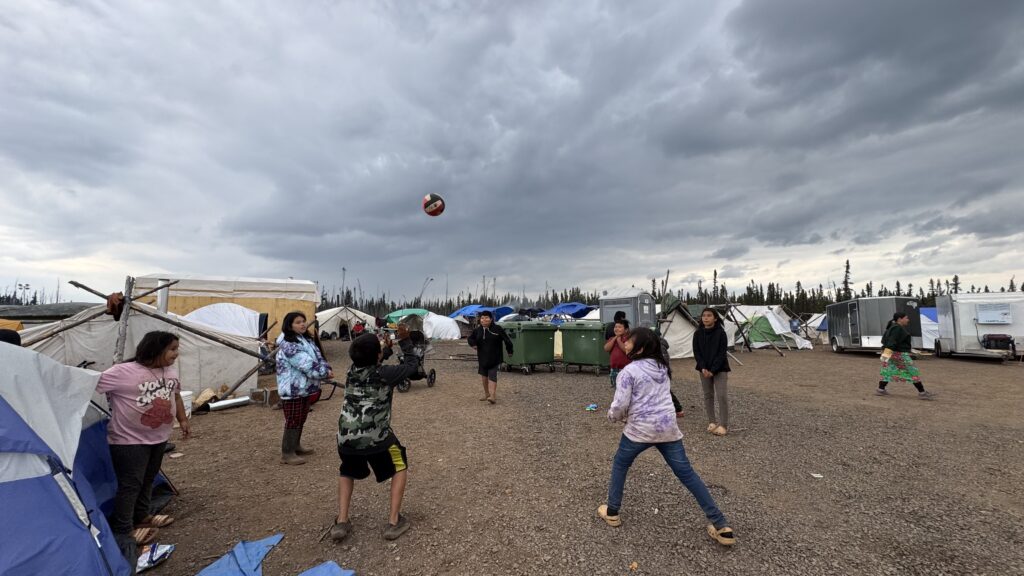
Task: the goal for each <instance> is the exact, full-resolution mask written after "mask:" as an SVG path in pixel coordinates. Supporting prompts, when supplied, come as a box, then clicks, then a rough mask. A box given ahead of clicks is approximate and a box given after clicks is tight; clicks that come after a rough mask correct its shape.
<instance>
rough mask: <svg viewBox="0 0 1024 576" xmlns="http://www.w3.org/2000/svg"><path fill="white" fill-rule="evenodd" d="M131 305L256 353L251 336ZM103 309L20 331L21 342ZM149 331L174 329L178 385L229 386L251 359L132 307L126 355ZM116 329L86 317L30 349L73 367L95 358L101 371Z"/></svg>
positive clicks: (252, 381) (195, 388) (107, 319)
mask: <svg viewBox="0 0 1024 576" xmlns="http://www.w3.org/2000/svg"><path fill="white" fill-rule="evenodd" d="M136 305H137V306H140V307H144V308H146V309H147V310H149V311H150V312H152V313H154V314H157V315H160V316H167V317H168V318H172V319H176V320H178V321H180V322H183V323H184V324H186V325H189V326H195V327H197V328H199V329H200V330H205V331H208V332H213V333H214V334H216V335H217V336H220V337H221V338H223V339H224V340H228V341H230V342H232V343H234V344H237V345H238V346H241V347H243V348H245V349H248V350H252V351H253V352H255V353H258V352H259V341H258V340H256V339H255V338H245V337H242V336H236V335H234V334H227V333H224V332H216V331H213V330H211V329H210V328H209V327H208V326H205V325H199V324H194V323H192V322H189V321H188V320H185V319H184V318H181V317H180V316H174V315H172V314H167V315H162V314H160V313H159V312H158V311H157V310H156V308H153V307H151V306H146V305H145V304H133V306H136ZM103 308H105V306H104V305H99V306H96V307H95V308H89V309H87V310H84V311H82V312H80V313H78V314H76V315H75V316H72V317H71V318H67V319H65V320H61V321H59V322H54V323H52V324H43V325H40V326H33V327H32V328H29V329H27V330H24V331H22V332H21V338H22V341H29V340H31V339H33V338H35V337H37V336H41V335H43V334H45V333H47V332H49V331H50V330H51V329H53V328H56V327H60V326H66V325H68V324H72V323H74V322H76V321H78V320H80V319H83V318H85V317H87V316H90V315H92V314H95V313H96V312H97V311H99V310H102V309H103ZM153 330H163V331H166V332H171V333H173V334H177V335H178V337H179V338H180V339H181V344H180V356H179V357H178V361H177V367H178V374H179V377H180V378H181V388H182V390H189V391H192V392H195V393H198V392H200V391H202V390H203V389H204V388H213V389H214V390H217V389H218V388H219V387H220V386H222V385H226V386H231V385H232V384H234V383H235V382H237V381H238V379H239V378H241V377H242V376H243V375H244V374H245V373H246V372H248V371H249V370H250V369H252V368H253V366H255V364H256V363H257V360H256V359H255V358H253V357H252V356H249V355H248V354H244V353H242V352H239V351H238V350H235V349H232V348H229V347H227V346H224V345H223V344H218V343H217V342H214V341H212V340H208V339H206V338H203V337H201V336H198V335H196V334H193V333H191V332H189V331H187V330H182V329H180V328H178V327H176V326H172V325H170V324H168V323H166V322H162V321H160V320H157V319H156V318H151V317H149V316H145V315H143V314H140V313H138V312H134V311H133V312H132V314H131V315H130V316H129V317H128V335H127V340H126V341H125V358H126V359H127V358H131V357H132V356H134V355H135V347H136V346H137V345H138V344H139V341H141V340H142V337H143V336H144V335H145V334H146V333H147V332H150V331H153ZM117 331H118V323H117V322H115V321H114V318H113V317H112V316H107V315H102V316H99V317H97V318H95V319H93V320H90V321H89V322H86V323H84V324H81V325H79V326H76V327H74V328H71V329H69V330H65V331H63V332H61V333H59V334H57V335H55V336H53V337H52V338H48V339H46V340H43V341H41V342H38V343H36V344H33V345H32V346H30V348H31V349H32V350H36V351H38V352H40V353H42V354H45V355H47V356H49V357H51V358H53V359H54V360H56V361H58V362H60V363H62V364H65V365H68V366H77V365H78V364H79V363H81V362H83V361H89V362H94V363H95V364H92V365H90V368H91V369H93V370H106V369H107V368H109V367H110V366H111V365H112V364H113V357H114V348H115V346H116V342H117ZM257 378H258V376H257V375H256V374H255V373H253V375H252V376H250V377H249V379H248V380H246V381H245V382H244V383H243V384H242V386H241V387H240V389H241V390H247V389H248V388H249V387H253V388H254V387H256V380H257Z"/></svg>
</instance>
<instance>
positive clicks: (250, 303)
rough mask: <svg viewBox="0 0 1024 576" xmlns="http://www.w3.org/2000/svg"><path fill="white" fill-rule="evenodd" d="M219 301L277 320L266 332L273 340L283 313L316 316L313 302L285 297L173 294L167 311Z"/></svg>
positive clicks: (181, 311) (187, 309)
mask: <svg viewBox="0 0 1024 576" xmlns="http://www.w3.org/2000/svg"><path fill="white" fill-rule="evenodd" d="M140 302H142V303H144V304H150V305H152V306H156V297H155V296H147V297H145V298H143V299H141V300H140ZM221 302H230V303H232V304H238V305H239V306H245V307H246V308H248V309H250V310H255V311H257V312H263V313H266V314H267V325H268V326H269V325H270V324H273V323H274V321H275V320H276V321H277V324H276V325H275V326H274V327H273V328H271V329H270V332H269V333H268V334H267V340H268V341H271V342H273V341H274V340H275V339H276V338H277V336H278V334H280V333H281V321H282V320H284V316H285V314H287V313H289V312H294V311H296V310H297V311H299V312H302V313H304V314H305V315H306V318H307V319H308V320H310V321H311V322H312V320H313V319H315V318H316V304H315V303H313V302H303V301H301V300H288V299H285V298H277V299H275V298H224V297H218V296H174V295H171V297H170V298H169V299H168V300H167V311H168V312H171V313H173V314H178V315H179V316H184V315H185V314H188V313H189V312H192V311H194V310H198V309H200V308H202V307H203V306H209V305H210V304H219V303H221Z"/></svg>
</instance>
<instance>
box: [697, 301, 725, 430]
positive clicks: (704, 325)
mask: <svg viewBox="0 0 1024 576" xmlns="http://www.w3.org/2000/svg"><path fill="white" fill-rule="evenodd" d="M700 323H701V325H700V327H699V328H697V331H696V332H694V333H693V357H694V359H695V360H696V361H697V366H696V370H697V372H700V387H701V389H702V391H703V392H704V413H705V414H706V415H707V417H708V432H710V433H712V434H714V435H715V436H725V435H726V434H727V433H728V432H729V371H730V370H731V368H730V367H729V358H728V354H727V353H726V352H727V348H728V338H727V337H726V334H725V329H723V328H722V322H721V320H720V319H719V318H718V314H717V313H716V312H715V311H714V310H713V309H711V308H705V309H704V310H702V311H701V313H700ZM716 400H717V402H718V417H717V418H716V417H715V402H716Z"/></svg>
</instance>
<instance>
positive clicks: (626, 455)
mask: <svg viewBox="0 0 1024 576" xmlns="http://www.w3.org/2000/svg"><path fill="white" fill-rule="evenodd" d="M651 446H654V447H655V448H657V449H658V452H661V457H662V458H664V459H665V463H667V464H668V466H669V468H671V469H672V472H673V473H675V475H676V478H679V481H680V482H682V483H683V486H686V489H687V490H689V491H690V494H693V497H694V498H696V499H697V503H698V504H700V507H701V509H702V510H704V515H705V516H707V517H708V520H710V521H711V523H712V524H714V525H715V528H723V527H725V526H726V522H725V516H724V515H722V511H721V510H719V509H718V505H717V504H715V499H714V498H712V497H711V493H710V492H708V487H707V486H705V485H704V481H703V480H701V479H700V476H698V475H697V473H696V472H695V471H694V470H693V467H692V466H690V460H689V459H687V458H686V450H685V449H683V442H682V440H677V441H675V442H661V443H658V444H644V443H640V442H633V441H632V440H630V439H629V438H626V435H625V434H623V435H622V439H621V440H619V449H618V451H617V452H615V459H614V460H613V461H612V479H611V482H610V483H609V484H608V510H609V511H612V512H617V511H618V510H619V507H621V506H622V490H623V488H624V487H625V485H626V473H627V472H629V467H630V466H632V465H633V461H634V460H636V457H637V456H639V455H640V454H641V453H642V452H643V451H644V450H647V449H648V448H650V447H651Z"/></svg>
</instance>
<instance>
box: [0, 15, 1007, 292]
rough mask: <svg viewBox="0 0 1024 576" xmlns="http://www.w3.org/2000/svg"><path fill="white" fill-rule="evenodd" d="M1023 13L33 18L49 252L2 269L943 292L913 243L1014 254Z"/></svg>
mask: <svg viewBox="0 0 1024 576" xmlns="http://www.w3.org/2000/svg"><path fill="white" fill-rule="evenodd" d="M1022 11H1024V5H1021V4H1019V3H1014V2H986V3H975V4H970V5H968V4H963V3H953V2H939V3H934V2H923V1H916V2H910V3H901V4H900V5H899V6H898V7H894V6H892V5H891V4H890V3H883V2H880V1H871V2H860V3H819V2H811V1H809V0H807V1H803V2H797V1H781V0H759V1H746V2H738V3H734V4H732V5H717V4H712V3H704V2H680V3H668V4H665V3H657V2H641V3H631V4H630V5H629V6H628V7H627V6H624V5H618V4H616V3H608V2H601V1H593V2H581V3H574V4H572V5H564V6H563V5H559V4H552V3H541V2H526V3H485V4H482V5H480V6H474V7H472V8H469V7H461V6H451V5H447V4H443V5H442V4H435V3H429V2H427V3H421V2H416V3H408V2H395V3H383V4H377V5H373V6H367V5H365V4H363V3H356V2H339V3H330V4H327V3H324V4H305V5H302V6H301V7H288V8H284V7H278V6H275V5H273V4H271V5H264V6H258V7H248V6H235V5H230V4H221V3H195V4H188V3H175V4H174V5H158V4H138V3H119V2H94V3H87V4H57V3H52V4H46V3H24V4H19V5H16V6H14V7H11V8H10V10H8V11H6V12H5V14H3V15H0V22H3V23H4V24H2V26H3V33H0V54H3V56H0V78H3V80H0V182H3V184H0V201H3V203H4V204H5V206H11V210H10V215H9V216H8V217H7V218H5V222H4V223H3V224H0V238H7V237H13V238H18V239H23V240H24V241H25V242H23V243H19V244H18V245H17V246H15V248H14V249H13V254H14V255H13V256H7V258H8V260H3V259H2V258H0V265H2V266H4V270H3V271H2V272H3V275H4V276H7V275H10V276H15V275H17V274H18V271H17V270H15V268H16V267H17V266H19V265H22V264H26V263H31V264H32V265H33V266H35V265H38V266H43V265H44V264H45V262H47V261H53V262H58V261H61V262H62V261H63V260H65V259H68V258H75V257H89V258H91V259H95V260H102V261H110V260H114V262H113V263H112V264H107V265H106V266H107V267H114V268H118V269H117V270H116V272H114V273H112V276H115V277H116V276H123V273H126V272H132V273H144V272H150V271H154V270H155V269H158V268H172V269H175V270H180V271H185V272H200V273H219V274H247V275H258V276H268V275H286V276H291V275H294V276H297V277H308V278H312V279H318V280H321V281H323V282H324V283H326V284H327V285H330V284H332V283H340V278H338V277H339V276H340V268H341V267H342V266H345V267H346V268H347V270H349V271H350V278H352V277H353V275H354V277H358V278H361V279H362V280H364V282H363V284H364V289H366V288H367V285H369V284H373V285H380V286H382V287H386V288H387V289H390V290H391V291H392V293H393V295H394V296H395V297H397V296H399V295H400V294H401V293H403V292H404V293H410V292H418V290H419V289H420V286H421V285H422V282H423V279H424V278H426V277H434V278H435V280H436V279H438V278H440V277H441V276H442V275H444V274H448V275H449V277H450V280H451V284H452V286H453V287H454V286H457V287H458V288H457V289H453V290H452V293H456V292H457V291H458V290H462V289H468V288H472V286H474V285H475V283H477V282H479V277H480V276H481V275H483V274H487V275H488V276H489V277H490V276H499V289H500V287H502V286H505V287H506V289H509V290H515V289H518V288H521V287H523V286H524V285H525V287H526V289H527V290H528V291H538V290H540V289H543V287H544V284H545V282H549V283H550V285H552V286H568V285H575V284H581V285H584V286H586V287H590V288H614V287H616V286H629V285H630V284H631V283H636V282H641V283H642V282H645V281H647V280H649V278H651V277H652V276H653V277H655V278H661V277H662V276H661V274H662V272H661V271H663V270H664V269H666V268H670V269H672V270H674V272H673V278H672V279H671V284H672V285H673V286H678V287H691V286H690V285H695V282H696V281H697V280H700V279H704V278H708V277H710V276H711V274H712V268H713V267H715V266H719V265H720V264H719V261H721V260H728V261H729V262H728V263H727V265H725V266H724V267H723V268H721V269H720V270H719V273H720V274H719V275H720V277H721V278H729V279H746V278H749V277H750V276H751V275H753V274H756V273H760V272H762V271H764V270H778V269H779V268H780V267H779V266H775V263H777V262H779V261H780V259H781V260H782V261H787V260H788V261H791V262H794V263H796V264H794V265H788V266H786V269H785V270H784V271H782V272H785V273H787V274H791V275H794V277H793V278H785V279H783V280H785V281H790V280H796V279H798V278H796V277H795V275H796V274H801V275H807V276H805V277H804V280H805V283H807V281H810V280H812V277H815V278H821V277H824V276H827V275H829V274H834V271H833V269H834V268H835V267H836V266H837V265H839V264H840V263H841V259H842V258H845V257H851V258H854V259H856V258H864V257H865V254H871V255H872V256H873V257H877V256H878V254H881V253H882V252H884V251H897V252H898V250H897V249H898V248H899V247H900V246H906V248H905V249H904V250H903V251H902V252H901V254H902V257H903V258H904V259H905V261H904V262H902V263H901V264H905V265H906V266H908V267H911V266H913V267H915V268H913V269H914V270H921V271H922V273H931V272H930V271H927V272H925V271H924V269H923V268H921V267H923V266H925V265H929V266H932V267H933V268H936V269H940V270H943V271H945V270H947V269H948V268H950V267H951V266H953V265H954V264H955V265H957V266H960V265H962V264H961V260H959V259H958V258H960V256H961V255H963V254H971V255H973V252H971V249H966V248H963V247H961V248H960V249H959V250H948V249H945V248H942V249H938V251H931V252H929V250H930V248H929V247H928V246H924V245H921V246H918V245H917V244H916V243H918V242H923V241H927V239H929V238H933V237H934V238H939V239H942V242H952V240H950V239H949V238H950V236H951V235H952V236H956V235H959V236H962V237H969V238H973V239H982V240H986V241H988V240H991V241H993V242H996V245H997V246H999V245H1000V244H999V242H1000V241H1002V242H1004V243H1005V244H1002V245H1003V246H1014V242H1015V241H1011V240H1009V238H1013V237H1015V236H1016V235H1018V234H1020V232H1021V230H1020V226H1019V224H1016V223H1015V220H1014V218H1013V217H1012V215H1013V214H1015V213H1014V212H1013V211H1010V210H1007V207H1008V206H1019V205H1021V197H1022V190H1024V174H1022V168H1021V167H1020V162H1019V158H1018V156H1019V150H1020V149H1021V148H1024V142H1022V137H1021V134H1022V133H1024V116H1022V115H1021V111H1022V110H1021V107H1022V106H1021V104H1022V103H1024V63H1022V54H1024V33H1022V30H1024V26H1022V24H1024V18H1022V13H1024V12H1022ZM430 192H435V193H440V194H442V195H443V196H444V197H445V199H446V200H447V209H446V211H445V213H444V214H443V215H442V216H440V217H438V218H430V217H427V216H425V215H424V214H423V213H422V212H421V210H420V200H421V198H422V197H423V195H424V194H427V193H430ZM1016 242H1018V243H1019V238H1018V240H1016ZM944 246H945V244H940V247H944ZM954 254H955V255H956V256H954ZM716 260H717V261H716ZM891 260H895V257H894V258H891ZM826 261H827V262H826ZM978 261H979V259H978V258H975V259H974V264H972V265H974V266H979V267H980V266H981V264H977V262H978ZM63 265H64V264H54V267H53V268H52V269H53V270H54V271H58V270H59V269H60V268H59V266H63ZM989 265H992V266H995V265H999V266H1005V264H991V263H990V264H989ZM92 266H94V267H95V265H92ZM8 267H10V268H11V270H9V271H8V270H7V268H8ZM120 267H131V268H133V269H130V270H121V269H120ZM794 270H795V271H794ZM976 270H981V268H976ZM780 273H781V272H780ZM897 273H898V272H897V271H896V270H895V267H894V269H892V270H879V271H878V274H880V275H883V276H884V275H886V274H889V275H895V274H897ZM899 273H902V272H899ZM943 273H946V272H943ZM937 274H938V273H937V272H936V275H937ZM767 280H772V278H765V279H762V281H767ZM776 280H778V279H776ZM439 284H440V281H437V280H436V281H435V282H434V284H433V285H432V288H431V289H438V285H439Z"/></svg>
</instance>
